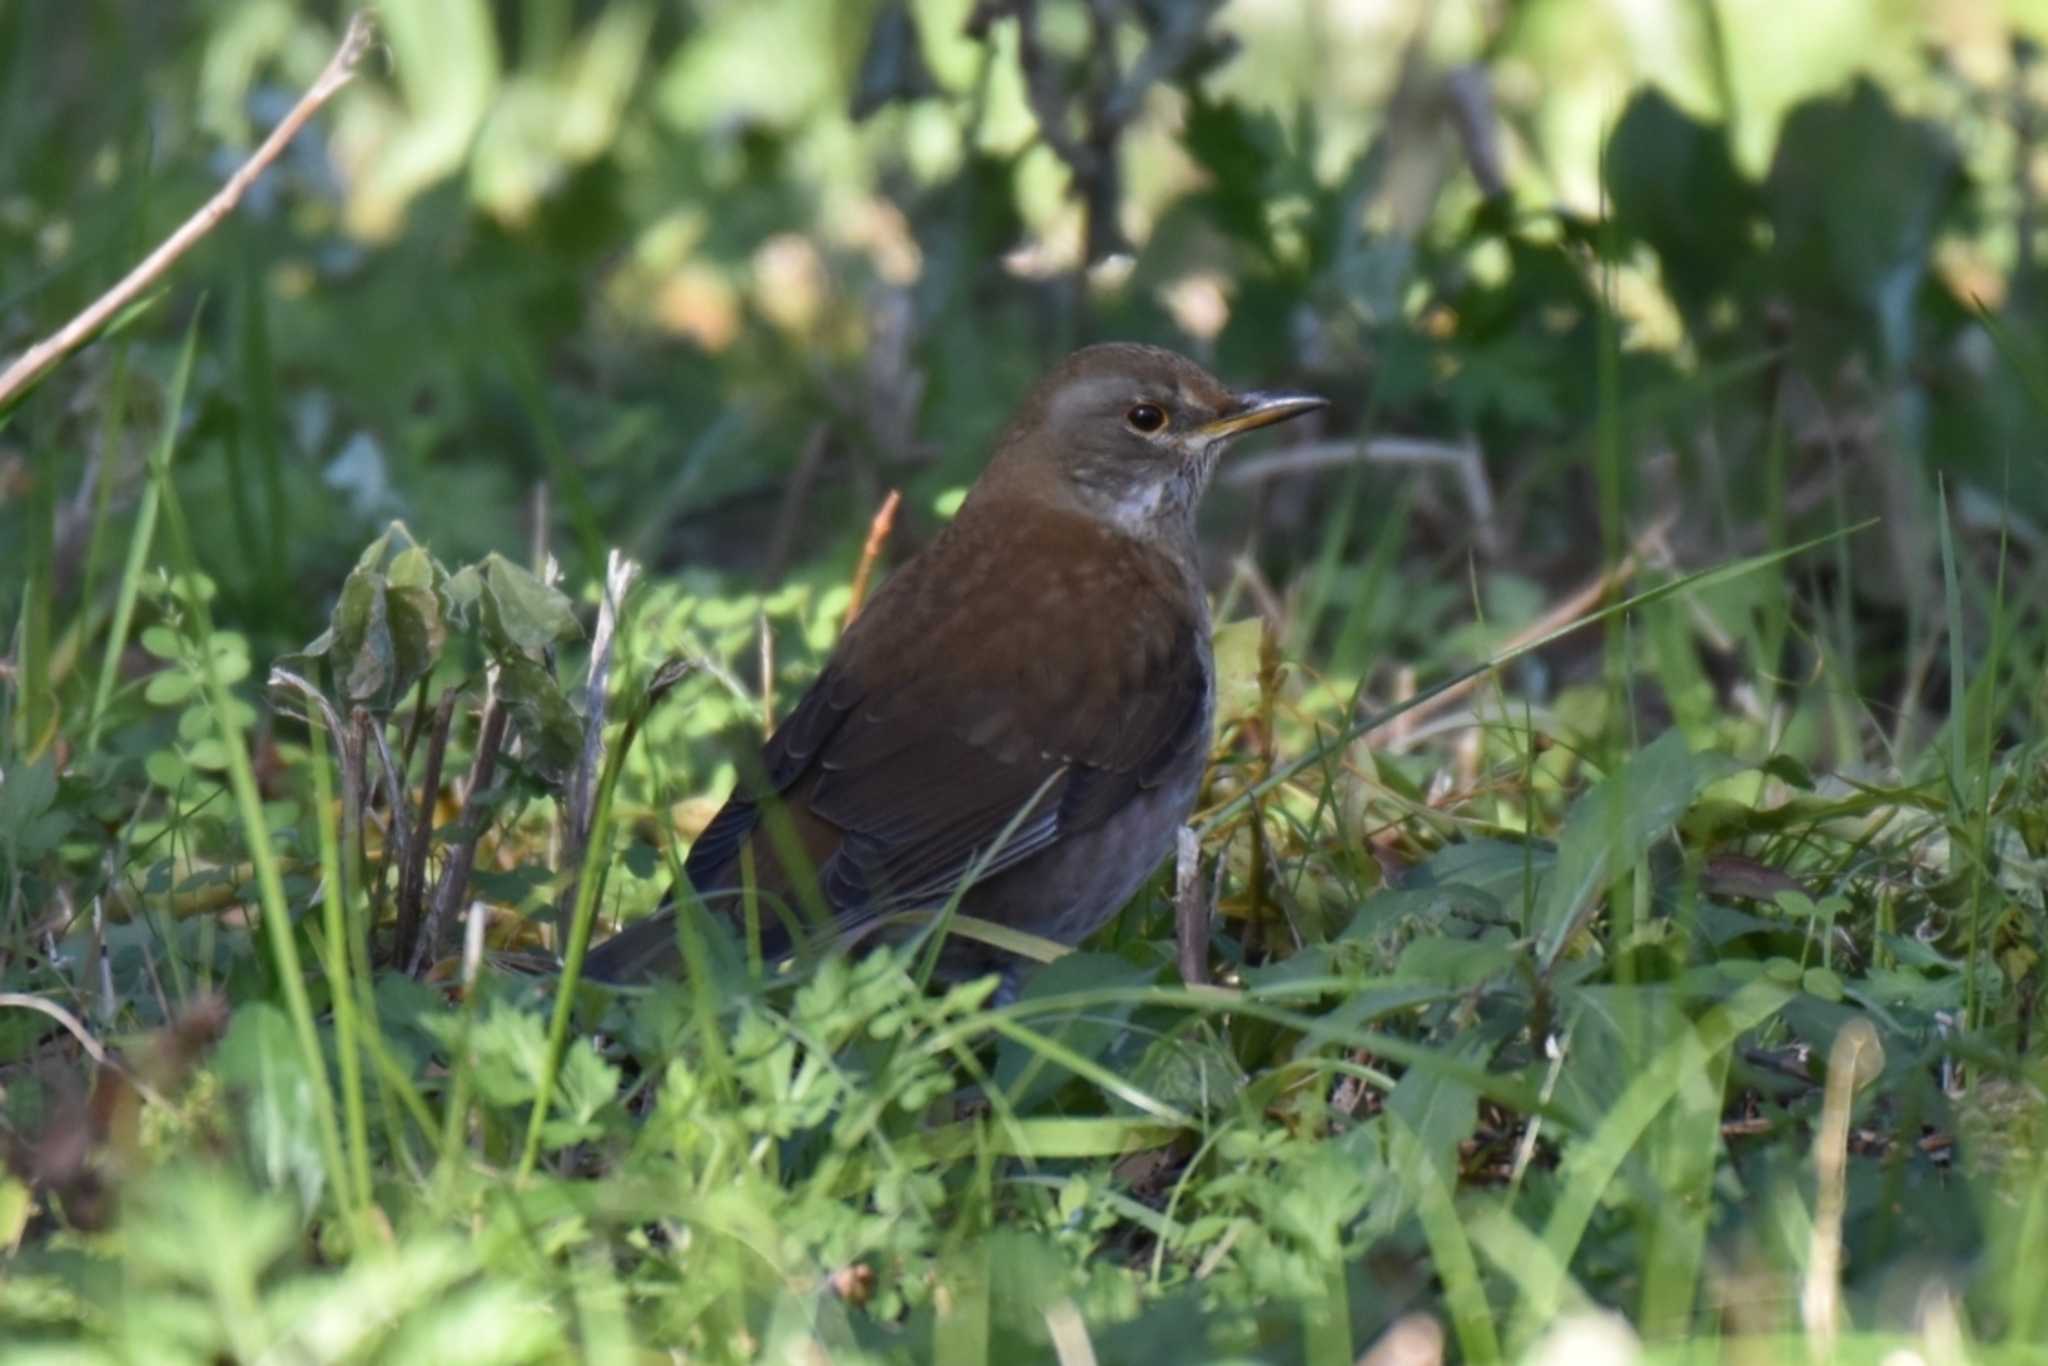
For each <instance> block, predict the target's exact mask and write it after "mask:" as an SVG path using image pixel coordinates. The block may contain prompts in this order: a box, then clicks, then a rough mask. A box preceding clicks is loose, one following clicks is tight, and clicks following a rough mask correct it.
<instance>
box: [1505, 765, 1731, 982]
mask: <svg viewBox="0 0 2048 1366" xmlns="http://www.w3.org/2000/svg"><path fill="white" fill-rule="evenodd" d="M1735 767H1736V765H1735V764H1734V763H1733V762H1732V761H1730V760H1728V759H1726V758H1723V757H1720V756H1696V755H1694V754H1692V753H1691V752H1690V751H1688V750H1687V749H1686V746H1685V736H1684V735H1683V734H1682V733H1680V731H1679V730H1678V729H1677V728H1676V727H1673V728H1672V729H1670V730H1667V731H1665V732H1664V734H1662V735H1660V736H1658V737H1657V738H1656V739H1655V740H1653V741H1652V742H1651V743H1650V744H1649V745H1647V746H1645V747H1644V748H1643V749H1640V750H1638V751H1637V752H1636V753H1634V754H1633V755H1631V756H1629V759H1628V762H1627V763H1625V764H1623V765H1622V766H1621V767H1620V768H1619V769H1617V770H1616V771H1615V772H1614V773H1613V774H1612V775H1611V776H1610V777H1609V778H1608V779H1607V780H1606V781H1605V782H1603V783H1601V784H1600V785H1599V786H1598V787H1596V788H1594V789H1593V790H1592V791H1590V792H1587V793H1586V794H1585V795H1583V796H1581V797H1580V798H1579V799H1578V800H1577V801H1576V802H1574V803H1573V804H1572V810H1571V814H1570V815H1569V816H1567V817H1566V818H1565V824H1564V831H1563V833H1562V834H1561V835H1560V836H1559V838H1558V848H1557V866H1556V867H1555V868H1553V869H1552V870H1551V872H1550V875H1549V876H1548V877H1546V878H1545V879H1544V881H1543V888H1542V891H1541V892H1540V893H1539V895H1538V901H1537V908H1536V914H1535V916H1534V918H1533V919H1532V920H1531V922H1530V924H1529V926H1528V929H1529V933H1530V934H1532V935H1533V936H1534V937H1535V939H1536V960H1537V963H1538V964H1539V965H1540V966H1541V967H1542V968H1543V969H1545V970H1548V968H1549V967H1550V965H1551V964H1552V963H1554V962H1555V961H1556V960H1557V955H1558V954H1559V953H1560V952H1562V951H1563V949H1564V945H1565V940H1566V939H1567V937H1568V936H1569V935H1570V934H1571V932H1572V930H1573V929H1574V928H1575V927H1576V926H1577V924H1578V922H1579V919H1580V917H1581V915H1582V913H1583V912H1584V911H1585V910H1586V908H1587V907H1589V906H1590V905H1591V904H1592V903H1593V901H1594V899H1595V898H1597V897H1599V896H1600V895H1601V893H1603V892H1604V891H1605V890H1606V889H1607V884H1608V883H1609V882H1610V881H1611V880H1612V879H1613V877H1614V875H1615V872H1616V870H1618V869H1621V868H1625V867H1628V866H1629V865H1630V864H1632V863H1634V862H1635V861H1636V860H1637V859H1638V858H1640V857H1642V855H1643V854H1644V853H1645V852H1646V851H1647V850H1648V849H1649V847H1650V844H1651V842H1652V841H1654V840H1655V839H1657V838H1658V837H1659V836H1660V835H1662V834H1663V833H1664V832H1665V831H1666V830H1667V829H1669V828H1670V827H1671V826H1672V825H1673V824H1674V823H1676V822H1677V820H1678V818H1679V817H1680V816H1682V815H1684V814H1685V810H1686V808H1687V807H1688V806H1690V805H1691V804H1692V799H1693V798H1694V797H1695V796H1697V795H1699V792H1700V789H1701V788H1703V787H1705V786H1706V785H1707V784H1708V783H1709V782H1712V781H1714V780H1715V779H1716V778H1719V777H1722V776H1724V775H1725V774H1726V773H1728V772H1731V771H1733V770H1734V769H1735Z"/></svg>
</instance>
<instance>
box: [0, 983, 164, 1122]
mask: <svg viewBox="0 0 2048 1366" xmlns="http://www.w3.org/2000/svg"><path fill="white" fill-rule="evenodd" d="M9 1009H13V1010H33V1011H35V1012H36V1013H37V1014H39V1015H47V1016H48V1017H49V1018H51V1019H52V1020H55V1021H56V1022H57V1023H58V1024H59V1025H61V1026H63V1029H64V1032H65V1033H67V1034H69V1035H70V1036H71V1037H72V1038H74V1039H76V1040H78V1046H79V1047H80V1048H83V1049H84V1050H85V1055H86V1056H87V1057H89V1058H91V1059H92V1060H93V1061H94V1062H96V1063H98V1064H99V1065H100V1066H101V1067H106V1068H111V1069H112V1070H114V1071H116V1072H119V1073H120V1074H121V1075H122V1076H124V1077H126V1078H127V1079H128V1081H129V1083H130V1084H131V1085H132V1086H134V1087H135V1090H136V1093H137V1094H138V1095H140V1096H141V1097H142V1098H143V1099H144V1100H146V1101H148V1102H149V1103H150V1104H152V1105H162V1104H164V1098H163V1097H162V1096H160V1095H158V1094H157V1093H156V1091H155V1089H154V1088H152V1087H151V1086H150V1085H149V1084H148V1083H147V1082H145V1081H143V1080H142V1078H140V1077H138V1076H136V1075H135V1073H134V1071H133V1070H132V1069H131V1068H129V1067H128V1065H127V1064H126V1063H123V1062H122V1061H121V1060H120V1059H119V1058H117V1057H115V1056H114V1055H113V1054H112V1053H109V1052H108V1051H107V1050H106V1048H105V1047H104V1046H103V1045H102V1044H101V1043H100V1041H99V1040H98V1039H95V1038H94V1037H93V1036H92V1034H91V1033H90V1032H89V1031H88V1030H87V1029H86V1027H85V1026H84V1025H83V1024H81V1023H79V1019H78V1017H77V1016H76V1015H73V1014H72V1013H71V1012H70V1011H68V1010H66V1009H65V1008H64V1007H63V1006H60V1005H58V1004H57V1003H56V1002H55V1001H46V1000H44V999H43V998H42V997H40V996H31V995H29V994H28V993H27V992H21V991H0V1010H9Z"/></svg>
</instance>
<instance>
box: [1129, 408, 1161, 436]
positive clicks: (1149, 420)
mask: <svg viewBox="0 0 2048 1366" xmlns="http://www.w3.org/2000/svg"><path fill="white" fill-rule="evenodd" d="M1124 421H1126V422H1128V423H1130V424H1131V429H1132V430H1133V431H1140V432H1144V433H1145V434H1146V435H1148V436H1149V435H1150V434H1152V433H1153V432H1156V431H1158V430H1160V429H1161V428H1162V427H1164V426H1165V425H1166V409H1164V408H1162V407H1160V406H1159V405H1158V404H1156V403H1140V404H1138V405H1137V406H1136V407H1134V408H1132V409H1131V410H1130V411H1129V412H1128V413H1125V414H1124Z"/></svg>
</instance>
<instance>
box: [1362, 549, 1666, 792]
mask: <svg viewBox="0 0 2048 1366" xmlns="http://www.w3.org/2000/svg"><path fill="white" fill-rule="evenodd" d="M1676 519H1677V514H1676V513H1666V514H1665V515H1664V516H1662V517H1659V518H1658V519H1657V521H1656V524H1655V525H1653V526H1652V527H1650V529H1649V530H1648V531H1645V532H1644V533H1643V534H1642V535H1640V536H1638V537H1636V539H1635V543H1634V544H1633V545H1631V546H1630V547H1629V550H1628V553H1627V554H1626V555H1624V556H1622V557H1621V562H1620V563H1619V564H1616V565H1615V566H1614V567H1613V568H1612V569H1609V570H1607V571H1606V572H1605V573H1603V574H1601V575H1599V576H1598V577H1597V578H1595V579H1594V580H1593V581H1592V582H1590V583H1588V584H1587V585H1586V586H1585V587H1583V588H1581V589H1580V590H1579V591H1578V592H1576V593H1574V594H1572V595H1571V596H1570V597H1568V598H1566V599H1565V600H1564V601H1563V602H1561V603H1559V604H1558V605H1557V606H1555V607H1553V608H1551V609H1550V610H1549V611H1548V612H1545V613H1544V614H1543V615H1542V616H1541V617H1539V618H1537V619H1536V620H1535V621H1532V622H1530V623H1529V624H1528V625H1527V626H1524V627H1523V628H1522V629H1521V630H1519V631H1517V632H1515V634H1514V635H1513V636H1512V637H1511V638H1510V639H1509V640H1508V642H1507V644H1506V646H1504V647H1503V653H1512V652H1513V651H1515V650H1518V649H1520V648H1521V647H1522V646H1524V645H1526V644H1528V643H1529V642H1530V641H1532V640H1541V639H1542V638H1543V637H1545V636H1547V635H1550V634H1551V633H1552V632H1555V631H1557V630H1560V629H1562V628H1563V627H1565V626H1568V625H1570V624H1571V623H1572V622H1574V621H1576V620H1578V619H1579V618H1580V617H1582V616H1584V615H1585V614H1586V613H1587V612H1590V611H1592V610H1593V609H1594V608H1595V607H1597V606H1599V605H1600V603H1601V601H1602V600H1603V599H1605V598H1606V597H1607V596H1608V594H1610V593H1614V592H1617V591H1618V590H1619V589H1620V588H1621V586H1622V585H1623V584H1625V583H1627V582H1628V581H1629V580H1630V579H1633V578H1634V577H1635V576H1636V572H1637V571H1638V570H1639V569H1641V568H1642V566H1643V564H1644V563H1645V562H1646V561H1648V560H1649V559H1650V557H1651V556H1652V555H1654V554H1655V553H1657V551H1658V549H1659V548H1660V547H1661V546H1662V545H1663V544H1664V538H1665V535H1666V534H1667V533H1668V532H1669V531H1670V530H1671V524H1672V522H1673V521H1675V520H1676ZM1492 677H1493V672H1492V671H1491V670H1487V671H1485V672H1481V673H1476V674H1473V675H1472V676H1471V677H1470V678H1467V679H1464V680H1463V681H1461V682H1459V683H1456V684H1454V685H1452V686H1451V687H1448V688H1445V689H1444V690H1443V691H1442V692H1440V693H1437V694H1435V695H1434V696H1432V697H1431V698H1430V699H1429V700H1428V701H1427V702H1424V703H1422V704H1421V705H1419V706H1415V707H1411V708H1409V709H1408V710H1407V711H1405V712H1403V713H1401V715H1399V716H1397V717H1395V718H1394V719H1393V720H1391V721H1389V722H1387V724H1386V725H1384V726H1380V727H1378V728H1377V729H1374V730H1372V731H1369V732H1367V733H1366V735H1365V737H1364V738H1365V742H1366V743H1367V744H1368V745H1371V746H1373V747H1374V748H1375V749H1388V750H1393V751H1395V752H1397V753H1398V752H1399V751H1400V750H1401V749H1403V748H1405V747H1406V746H1407V744H1408V743H1409V742H1411V741H1412V740H1413V738H1414V736H1415V732H1416V730H1417V728H1418V727H1419V726H1420V725H1421V724H1422V722H1423V721H1425V720H1427V719H1428V718H1429V717H1431V716H1434V715H1436V714H1437V713H1438V712H1440V711H1443V710H1444V709H1445V708H1447V707H1449V706H1450V705H1451V704H1452V703H1453V702H1456V701H1458V700H1459V699H1460V698H1462V697H1464V696H1465V695H1466V694H1468V693H1470V692H1472V691H1473V690H1475V689H1476V688H1478V687H1479V686H1480V684H1482V683H1485V682H1486V681H1488V680H1489V679H1491V678H1492Z"/></svg>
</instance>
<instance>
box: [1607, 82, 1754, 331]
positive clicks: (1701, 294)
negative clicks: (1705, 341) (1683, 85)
mask: <svg viewBox="0 0 2048 1366" xmlns="http://www.w3.org/2000/svg"><path fill="white" fill-rule="evenodd" d="M1603 169H1604V172H1605V174H1606V177H1607V191H1608V194H1609V195H1610V196H1612V198H1613V203H1614V218H1615V221H1616V223H1618V224H1619V225H1620V226H1621V227H1622V228H1623V229H1624V230H1625V231H1627V232H1630V233H1633V234H1634V235H1635V236H1637V237H1640V238H1641V239H1642V240H1643V241H1645V242H1647V243H1648V244H1649V245H1650V247H1651V249H1652V250H1654V251H1655V252H1656V253H1657V262H1658V265H1659V266H1660V267H1661V270H1662V275H1663V278H1664V282H1665V283H1666V285H1667V286H1669V288H1670V290H1671V293H1672V297H1673V299H1674V300H1675V301H1676V302H1677V304H1678V306H1679V307H1680V308H1681V309H1682V310H1684V311H1685V313H1686V314H1687V315H1688V320H1689V321H1691V322H1692V323H1693V324H1694V325H1695V326H1697V325H1698V324H1699V322H1700V321H1702V319H1701V317H1700V315H1701V314H1702V313H1703V312H1704V310H1705V309H1706V307H1707V306H1708V305H1709V304H1711V303H1712V302H1713V301H1714V297H1715V296H1716V294H1718V293H1720V292H1722V291H1723V290H1725V289H1726V288H1727V287H1728V286H1729V284H1730V282H1731V280H1732V278H1733V276H1734V275H1735V272H1736V270H1737V268H1738V266H1739V265H1740V264H1741V263H1742V261H1743V260H1744V258H1746V257H1747V256H1749V255H1750V254H1751V252H1752V250H1753V248H1752V246H1751V243H1752V242H1754V241H1755V236H1756V235H1755V231H1754V223H1755V221H1756V219H1757V218H1758V216H1759V213H1760V210H1761V208H1762V197H1761V195H1760V194H1759V193H1758V190H1757V187H1756V186H1755V185H1754V184H1752V183H1751V182H1750V181H1749V180H1747V179H1746V178H1744V176H1743V175H1742V173H1741V172H1740V171H1738V170H1737V169H1736V168H1735V162H1734V159H1733V157H1732V156H1731V155H1730V147H1729V139H1728V132H1727V130H1726V129H1725V128H1721V127H1719V126H1710V125H1707V124H1703V123H1697V122H1695V121H1694V120H1693V119H1692V118H1690V117H1689V116H1687V115H1686V114H1685V112H1684V111H1682V110H1681V109H1679V108H1678V106H1677V105H1675V104H1673V103H1672V102H1671V100H1670V98H1669V97H1668V96H1666V95H1665V94H1664V92H1663V91H1661V90H1659V89H1658V88H1657V87H1656V86H1654V85H1653V86H1648V87H1646V88H1645V89H1643V90H1640V91H1638V92H1637V93H1636V95H1635V96H1634V98H1632V99H1631V100H1630V101H1629V103H1628V108H1627V109H1625V110H1623V111H1622V115H1621V119H1620V120H1619V121H1618V122H1617V123H1616V124H1615V126H1614V133H1613V136H1612V137H1610V138H1609V139H1608V143H1607V155H1606V159H1605V162H1604V164H1603Z"/></svg>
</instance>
